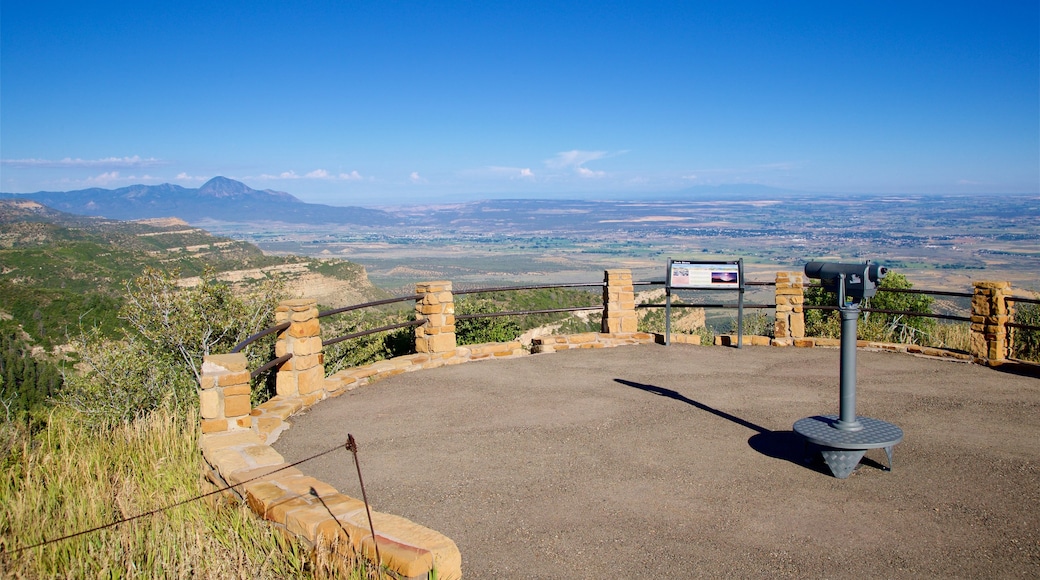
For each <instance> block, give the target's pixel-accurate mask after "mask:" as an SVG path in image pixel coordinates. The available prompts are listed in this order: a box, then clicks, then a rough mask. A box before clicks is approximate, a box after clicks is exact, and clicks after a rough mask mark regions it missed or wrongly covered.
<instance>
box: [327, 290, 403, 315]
mask: <svg viewBox="0 0 1040 580" xmlns="http://www.w3.org/2000/svg"><path fill="white" fill-rule="evenodd" d="M420 298H422V294H413V295H411V296H397V297H395V298H384V299H383V300H376V301H374V302H365V303H364V304H354V305H353V306H344V307H343V308H336V309H333V310H326V311H324V312H319V313H318V318H323V317H325V316H332V315H334V314H342V313H344V312H350V311H352V310H361V309H362V308H372V307H374V306H383V305H385V304H394V303H395V302H408V301H413V302H414V301H416V300H419V299H420Z"/></svg>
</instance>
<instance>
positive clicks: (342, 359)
mask: <svg viewBox="0 0 1040 580" xmlns="http://www.w3.org/2000/svg"><path fill="white" fill-rule="evenodd" d="M414 319H415V313H414V311H409V312H407V313H406V312H403V311H399V310H389V311H387V310H366V311H362V310H354V311H351V312H345V313H342V314H336V315H333V316H327V317H323V318H322V319H321V335H322V338H323V339H325V340H331V339H334V338H338V337H341V336H346V335H348V334H354V333H356V332H362V331H366V330H371V329H374V328H380V327H383V326H391V325H393V324H398V323H402V322H407V321H409V320H414ZM414 350H415V332H414V330H413V329H411V328H402V329H398V330H393V331H389V332H385V333H377V334H369V335H366V336H360V337H357V338H351V339H349V340H344V341H341V342H337V343H334V344H330V345H328V346H326V347H325V348H324V356H325V372H326V373H327V374H332V373H335V372H338V371H340V370H343V369H345V368H349V367H356V366H360V365H365V364H369V363H373V362H376V361H380V360H384V359H388V358H393V357H395V356H400V355H404V354H408V353H410V352H414Z"/></svg>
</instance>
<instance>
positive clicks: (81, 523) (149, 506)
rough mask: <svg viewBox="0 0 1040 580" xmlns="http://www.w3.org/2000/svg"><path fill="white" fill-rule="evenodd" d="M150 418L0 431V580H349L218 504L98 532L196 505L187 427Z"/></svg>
mask: <svg viewBox="0 0 1040 580" xmlns="http://www.w3.org/2000/svg"><path fill="white" fill-rule="evenodd" d="M191 415H193V414H189V416H188V417H187V418H186V419H185V418H178V417H176V416H175V415H173V414H172V413H168V412H165V411H157V412H155V413H153V414H152V415H151V416H149V417H147V418H144V419H140V420H138V421H136V422H133V423H127V424H123V425H120V426H118V427H116V428H113V429H109V430H105V431H103V432H98V431H96V430H93V431H90V430H88V429H87V428H85V427H83V426H81V425H80V424H79V423H77V422H76V421H74V420H73V418H72V417H71V416H68V415H64V414H62V412H60V411H55V412H54V413H53V414H52V416H51V418H50V420H49V422H48V424H47V426H46V427H45V428H44V429H43V430H42V431H40V432H39V433H36V434H34V435H33V436H32V437H31V438H30V437H29V435H28V434H27V433H25V432H24V430H23V429H21V428H20V427H19V426H18V425H16V424H12V423H10V422H8V423H4V424H3V425H0V429H2V431H3V433H2V437H0V442H3V443H4V445H3V447H2V448H0V452H3V453H4V456H3V457H2V458H0V459H2V465H0V468H2V473H0V504H2V505H3V506H4V509H3V510H0V549H2V551H0V576H2V577H5V578H7V577H9V578H189V577H190V578H331V577H345V578H356V579H361V578H365V577H366V574H367V573H366V572H365V571H364V569H363V568H361V567H359V566H358V565H354V566H353V568H352V569H350V570H346V571H340V570H337V569H336V566H335V565H334V564H333V563H332V562H331V561H330V559H329V558H328V557H321V554H327V553H328V550H327V549H326V550H318V551H317V553H318V554H319V555H318V556H314V555H313V554H312V551H311V550H309V549H308V548H306V547H305V546H303V545H301V544H300V543H298V542H296V541H294V540H289V539H286V536H284V535H283V534H282V533H280V532H279V531H278V530H276V529H275V528H273V527H272V526H270V525H268V524H267V523H266V522H263V521H261V520H259V519H258V518H257V517H256V516H255V515H253V514H252V513H251V512H249V510H248V508H245V507H242V506H240V505H238V504H237V503H229V502H228V501H226V500H224V499H216V498H219V497H220V496H211V497H210V498H209V499H208V500H201V501H193V502H190V503H186V504H184V505H181V506H178V507H175V508H172V509H169V510H166V511H162V512H160V513H158V514H156V515H152V516H147V517H142V518H140V519H136V520H133V521H130V522H127V523H123V524H120V525H118V526H114V527H110V528H106V529H103V530H99V531H96V532H91V533H87V534H83V535H81V536H77V537H74V538H70V539H67V540H62V541H58V542H54V543H50V544H47V545H44V546H41V547H37V548H30V549H26V550H22V551H16V550H18V549H19V548H22V547H25V546H31V545H34V544H37V543H41V542H44V541H46V540H49V539H54V538H59V537H62V536H66V535H69V534H74V533H76V532H80V531H82V530H87V529H91V528H95V527H98V526H103V525H106V524H110V523H112V522H114V521H117V520H120V519H123V518H128V517H132V516H136V515H138V514H142V513H146V512H149V511H152V510H156V509H159V508H163V507H165V506H169V505H171V504H175V503H177V502H180V501H184V500H187V499H190V498H192V497H195V496H197V495H199V494H200V493H201V492H202V491H203V486H202V482H201V477H200V474H201V461H202V459H201V457H200V454H199V452H198V436H197V428H196V425H197V417H195V416H191Z"/></svg>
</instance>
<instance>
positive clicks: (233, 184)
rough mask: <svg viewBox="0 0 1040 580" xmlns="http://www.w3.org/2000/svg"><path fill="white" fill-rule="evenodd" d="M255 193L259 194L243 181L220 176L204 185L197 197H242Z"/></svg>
mask: <svg viewBox="0 0 1040 580" xmlns="http://www.w3.org/2000/svg"><path fill="white" fill-rule="evenodd" d="M255 193H257V191H256V190H255V189H253V188H251V187H249V186H248V185H246V184H244V183H242V182H241V181H235V180H234V179H228V178H227V177H223V176H220V175H218V176H216V177H214V178H213V179H210V180H209V181H207V182H206V183H204V184H202V187H200V188H199V189H198V192H197V195H199V196H200V197H240V196H243V195H251V194H255Z"/></svg>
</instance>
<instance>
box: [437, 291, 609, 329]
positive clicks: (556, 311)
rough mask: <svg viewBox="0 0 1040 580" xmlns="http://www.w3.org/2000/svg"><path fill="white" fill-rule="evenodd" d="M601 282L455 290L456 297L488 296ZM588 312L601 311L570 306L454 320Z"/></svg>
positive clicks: (489, 314)
mask: <svg viewBox="0 0 1040 580" xmlns="http://www.w3.org/2000/svg"><path fill="white" fill-rule="evenodd" d="M603 286H605V283H603V282H572V283H566V282H565V283H561V284H526V285H523V286H497V287H492V288H472V289H468V290H456V291H455V292H454V294H455V295H456V296H459V295H465V294H489V293H491V292H515V291H518V290H550V289H553V288H602V287H603ZM590 310H603V305H602V304H601V305H599V306H571V307H567V308H544V309H541V310H514V311H510V312H476V313H472V314H456V315H455V320H472V319H475V318H494V317H498V316H529V315H533V314H559V313H562V312H582V311H590Z"/></svg>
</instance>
